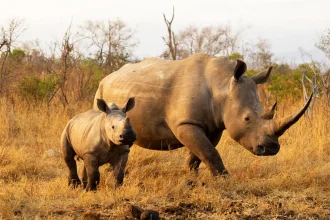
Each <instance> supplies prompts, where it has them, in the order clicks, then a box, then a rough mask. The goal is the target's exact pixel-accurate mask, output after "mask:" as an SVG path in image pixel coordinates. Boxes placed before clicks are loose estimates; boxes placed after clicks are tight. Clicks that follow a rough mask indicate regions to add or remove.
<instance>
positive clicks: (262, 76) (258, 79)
mask: <svg viewBox="0 0 330 220" xmlns="http://www.w3.org/2000/svg"><path fill="white" fill-rule="evenodd" d="M272 69H273V66H271V67H269V68H268V70H264V71H262V72H260V73H258V74H256V75H254V76H252V77H251V78H252V79H253V80H254V82H255V83H256V84H262V83H265V82H267V80H268V78H269V76H270V73H271V72H272Z"/></svg>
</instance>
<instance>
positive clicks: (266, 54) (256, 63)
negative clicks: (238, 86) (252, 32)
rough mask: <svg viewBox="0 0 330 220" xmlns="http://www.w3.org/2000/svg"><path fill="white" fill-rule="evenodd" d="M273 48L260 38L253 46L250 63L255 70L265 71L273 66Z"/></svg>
mask: <svg viewBox="0 0 330 220" xmlns="http://www.w3.org/2000/svg"><path fill="white" fill-rule="evenodd" d="M270 49H271V46H270V43H269V42H268V41H267V40H266V39H261V38H259V40H258V42H257V43H256V44H255V45H253V48H252V49H251V52H250V55H249V59H250V60H249V61H250V63H251V66H252V68H253V69H257V70H260V69H264V68H266V67H268V66H270V65H271V64H272V58H273V54H272V53H271V52H270Z"/></svg>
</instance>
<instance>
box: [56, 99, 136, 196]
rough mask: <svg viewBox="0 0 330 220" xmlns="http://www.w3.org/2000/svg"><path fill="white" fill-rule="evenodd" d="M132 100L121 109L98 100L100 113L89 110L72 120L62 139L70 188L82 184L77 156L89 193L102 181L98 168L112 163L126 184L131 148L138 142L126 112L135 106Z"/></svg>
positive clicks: (115, 174) (114, 173) (120, 179)
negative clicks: (125, 171) (125, 178)
mask: <svg viewBox="0 0 330 220" xmlns="http://www.w3.org/2000/svg"><path fill="white" fill-rule="evenodd" d="M134 104H135V101H134V98H130V99H129V100H128V101H127V102H126V103H125V104H124V105H123V107H122V108H121V109H119V108H118V107H117V105H116V104H114V103H110V104H108V105H107V104H106V103H105V101H104V100H103V99H98V100H97V106H98V110H100V111H97V110H89V111H87V112H84V113H81V114H79V115H77V116H75V117H74V118H73V119H71V120H70V121H69V122H68V124H67V126H66V127H65V129H64V131H63V133H62V137H61V148H62V152H63V156H64V160H65V162H66V164H67V166H68V168H69V185H70V184H73V186H74V187H75V186H77V185H79V184H81V181H80V179H79V177H78V174H77V166H76V161H75V159H74V157H75V155H77V156H78V157H79V158H82V159H83V160H84V169H83V174H82V181H83V184H84V187H85V188H86V190H87V191H88V190H95V189H96V187H97V185H98V183H99V182H100V173H99V171H98V169H99V166H101V165H103V164H105V163H110V164H111V165H112V166H113V168H114V171H113V175H114V177H115V178H116V180H117V183H118V184H121V183H122V182H123V178H124V169H125V166H126V163H127V159H128V153H129V147H130V146H131V145H132V144H133V142H134V141H135V139H136V134H135V133H134V131H133V129H132V126H131V123H130V120H129V118H128V117H127V116H126V112H128V111H129V110H131V109H132V108H133V107H134Z"/></svg>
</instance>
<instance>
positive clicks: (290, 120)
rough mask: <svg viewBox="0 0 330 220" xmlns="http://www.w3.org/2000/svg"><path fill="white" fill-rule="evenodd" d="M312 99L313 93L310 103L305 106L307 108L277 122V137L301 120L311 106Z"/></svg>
mask: <svg viewBox="0 0 330 220" xmlns="http://www.w3.org/2000/svg"><path fill="white" fill-rule="evenodd" d="M312 97H313V93H312V94H311V96H310V97H309V99H308V102H307V103H306V104H305V106H304V107H303V108H302V109H300V111H299V112H297V113H296V114H293V115H290V116H289V117H286V118H283V119H281V120H278V121H276V122H275V123H276V125H275V135H276V136H281V135H282V134H283V133H284V132H285V131H286V130H287V129H288V128H289V127H291V125H293V124H294V123H296V122H297V121H298V120H299V118H300V117H301V116H302V115H303V114H304V113H305V111H306V110H307V108H308V106H309V104H310V103H311V101H312Z"/></svg>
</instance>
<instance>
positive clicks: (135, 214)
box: [129, 205, 143, 219]
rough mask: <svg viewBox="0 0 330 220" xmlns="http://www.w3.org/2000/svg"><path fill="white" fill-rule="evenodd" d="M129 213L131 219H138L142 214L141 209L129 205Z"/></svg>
mask: <svg viewBox="0 0 330 220" xmlns="http://www.w3.org/2000/svg"><path fill="white" fill-rule="evenodd" d="M129 212H130V215H131V216H132V217H133V218H137V219H139V218H140V216H141V214H142V213H143V209H142V208H140V207H139V206H135V205H130V207H129Z"/></svg>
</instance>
